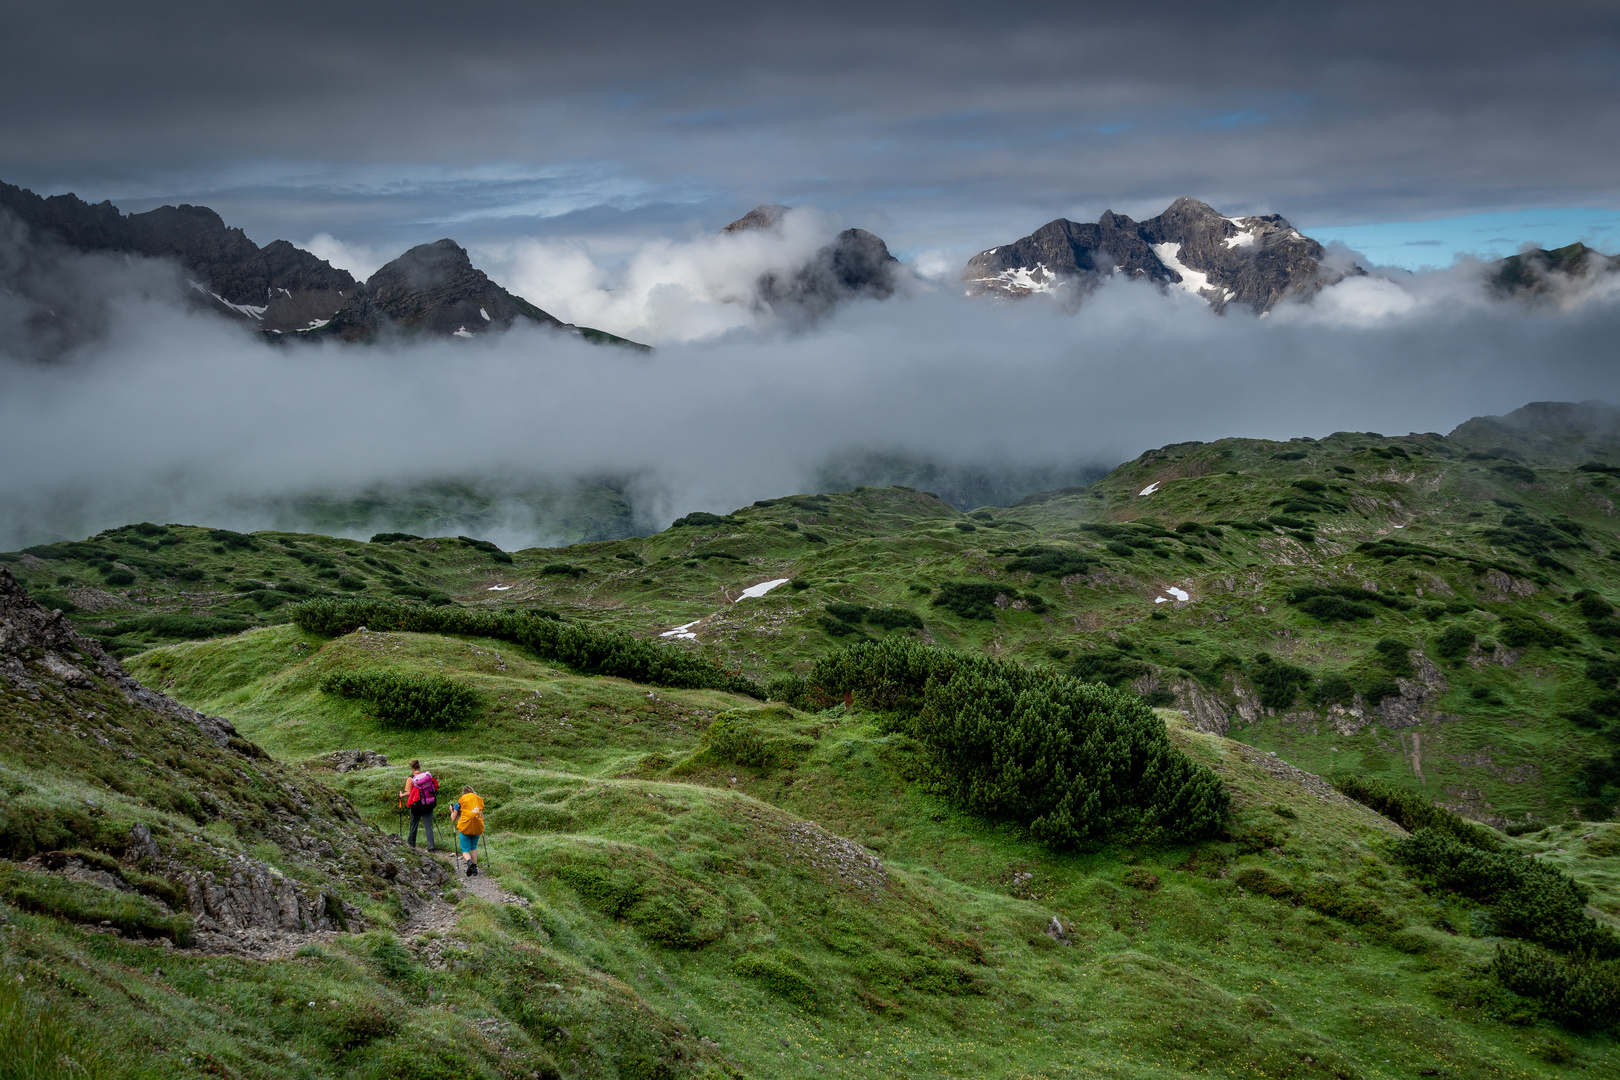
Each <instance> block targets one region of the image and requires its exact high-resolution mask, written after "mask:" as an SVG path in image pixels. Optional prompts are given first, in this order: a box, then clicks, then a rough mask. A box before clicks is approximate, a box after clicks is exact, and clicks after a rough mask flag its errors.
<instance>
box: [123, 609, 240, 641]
mask: <svg viewBox="0 0 1620 1080" xmlns="http://www.w3.org/2000/svg"><path fill="white" fill-rule="evenodd" d="M247 628H248V623H247V622H245V621H244V620H241V619H227V618H221V617H219V616H216V615H180V614H177V613H173V612H169V613H165V614H162V615H143V616H140V617H139V618H135V619H120V620H119V621H118V623H117V625H116V628H115V629H114V630H113V631H112V634H114V635H122V634H150V635H151V636H153V637H161V638H176V639H180V640H186V641H195V640H198V639H201V638H210V637H223V636H225V635H227V634H240V633H241V632H242V631H243V630H246V629H247Z"/></svg>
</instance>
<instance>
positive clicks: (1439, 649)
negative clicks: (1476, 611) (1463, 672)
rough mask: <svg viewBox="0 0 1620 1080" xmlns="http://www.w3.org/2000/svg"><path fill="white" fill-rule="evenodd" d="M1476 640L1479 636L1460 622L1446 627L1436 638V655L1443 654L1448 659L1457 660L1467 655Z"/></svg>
mask: <svg viewBox="0 0 1620 1080" xmlns="http://www.w3.org/2000/svg"><path fill="white" fill-rule="evenodd" d="M1476 640H1477V638H1476V636H1475V634H1474V632H1473V631H1472V630H1470V629H1468V627H1466V626H1463V625H1462V624H1460V623H1457V624H1454V625H1452V626H1448V627H1446V629H1445V630H1444V631H1443V632H1442V633H1441V634H1440V635H1439V636H1438V637H1436V638H1435V639H1434V651H1435V653H1436V655H1438V656H1442V657H1444V658H1445V659H1447V660H1456V659H1458V658H1459V657H1461V656H1465V655H1467V653H1468V650H1470V649H1472V648H1473V647H1474V642H1475V641H1476Z"/></svg>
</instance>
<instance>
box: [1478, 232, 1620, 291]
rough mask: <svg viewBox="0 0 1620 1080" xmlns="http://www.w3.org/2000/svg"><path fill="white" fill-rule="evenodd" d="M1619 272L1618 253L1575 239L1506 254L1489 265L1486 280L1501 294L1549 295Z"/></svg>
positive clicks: (1588, 283) (1619, 256)
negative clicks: (1610, 253)
mask: <svg viewBox="0 0 1620 1080" xmlns="http://www.w3.org/2000/svg"><path fill="white" fill-rule="evenodd" d="M1617 272H1620V255H1615V256H1611V255H1605V254H1603V253H1602V252H1600V251H1597V250H1595V249H1593V248H1589V247H1587V246H1586V245H1585V244H1580V243H1575V244H1570V245H1569V246H1567V247H1561V248H1553V249H1552V250H1550V251H1549V250H1547V249H1546V248H1537V249H1535V250H1534V251H1524V252H1520V253H1519V254H1517V255H1510V256H1508V257H1507V258H1505V259H1502V260H1501V261H1500V262H1497V263H1496V264H1494V266H1493V267H1492V268H1491V271H1490V273H1489V275H1488V276H1487V278H1486V281H1487V282H1488V283H1489V284H1490V286H1491V288H1492V289H1493V290H1494V291H1495V292H1497V293H1498V294H1500V295H1503V296H1551V295H1554V294H1557V293H1559V292H1563V291H1565V290H1567V289H1570V288H1577V289H1579V288H1585V287H1587V286H1590V285H1592V284H1593V283H1594V282H1596V281H1597V280H1598V279H1599V278H1601V277H1603V276H1604V275H1607V274H1613V273H1617Z"/></svg>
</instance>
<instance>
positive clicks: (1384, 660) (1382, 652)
mask: <svg viewBox="0 0 1620 1080" xmlns="http://www.w3.org/2000/svg"><path fill="white" fill-rule="evenodd" d="M1373 652H1374V653H1376V654H1377V656H1378V662H1379V663H1380V664H1382V665H1383V666H1384V668H1385V670H1387V671H1389V672H1390V673H1391V674H1392V675H1410V674H1411V673H1412V646H1411V645H1410V644H1408V643H1407V642H1404V641H1398V640H1396V639H1395V638H1382V639H1380V640H1379V641H1378V642H1377V643H1376V644H1374V645H1373Z"/></svg>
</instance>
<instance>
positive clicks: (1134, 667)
mask: <svg viewBox="0 0 1620 1080" xmlns="http://www.w3.org/2000/svg"><path fill="white" fill-rule="evenodd" d="M1147 671H1148V666H1147V665H1146V664H1144V663H1143V662H1142V661H1140V660H1138V659H1137V658H1136V657H1134V656H1132V655H1131V654H1130V653H1129V652H1128V651H1126V650H1124V649H1120V648H1118V647H1105V648H1101V649H1098V650H1097V651H1096V652H1088V653H1081V654H1080V655H1079V656H1077V657H1075V661H1074V663H1073V664H1071V665H1070V666H1069V677H1070V678H1074V679H1079V680H1080V681H1081V682H1092V683H1101V684H1102V685H1104V686H1115V687H1118V686H1124V685H1125V684H1126V683H1128V682H1131V681H1133V680H1135V679H1138V678H1140V677H1142V676H1143V675H1146V674H1147Z"/></svg>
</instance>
